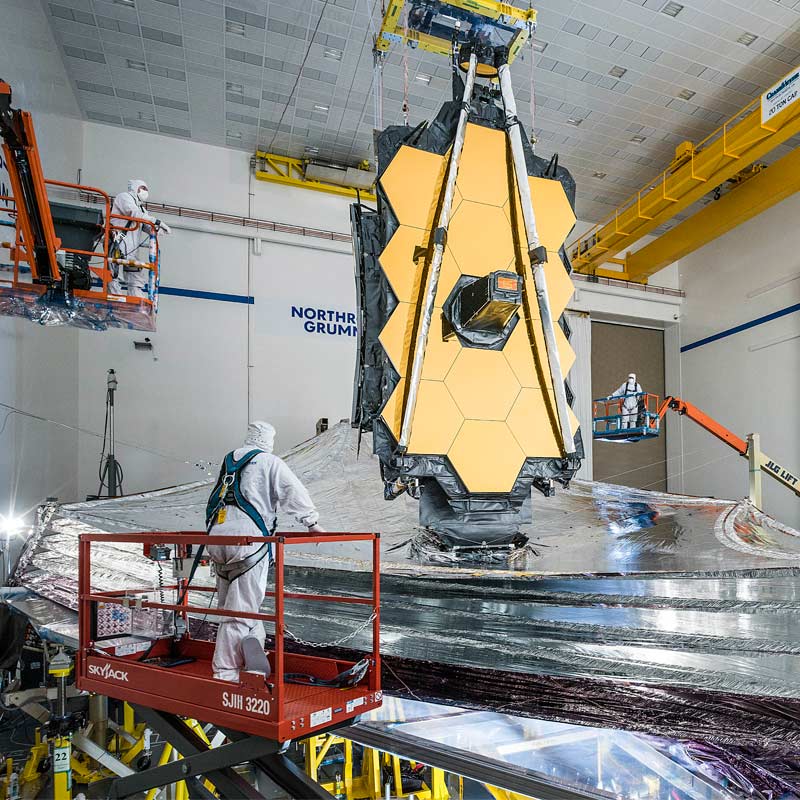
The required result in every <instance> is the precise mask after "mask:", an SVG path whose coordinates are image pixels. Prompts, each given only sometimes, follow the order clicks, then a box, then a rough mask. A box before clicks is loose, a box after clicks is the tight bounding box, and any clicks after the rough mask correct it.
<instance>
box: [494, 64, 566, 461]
mask: <svg viewBox="0 0 800 800" xmlns="http://www.w3.org/2000/svg"><path fill="white" fill-rule="evenodd" d="M498 77H499V78H500V90H501V92H502V94H503V106H504V108H505V113H506V131H507V133H508V138H509V142H510V143H511V155H512V157H513V159H514V176H515V178H516V182H517V190H518V192H519V200H520V206H521V208H522V219H523V221H524V223H525V236H526V238H527V243H528V256H529V258H530V263H531V271H532V273H533V283H534V286H535V287H536V300H537V303H538V305H539V318H540V319H541V322H542V330H543V331H544V341H545V346H546V348H547V363H548V365H549V368H550V378H551V380H552V382H553V395H554V397H555V401H556V416H557V417H558V424H559V428H560V434H561V443H562V450H563V452H564V453H565V454H566V455H573V454H574V453H575V442H574V440H573V436H572V431H571V428H570V422H569V412H568V410H567V409H568V407H569V406H568V403H567V393H566V390H565V389H564V374H563V372H562V370H561V360H560V358H559V356H558V344H557V342H556V331H555V322H554V320H553V314H552V312H551V310H550V295H549V294H548V291H547V277H546V276H545V271H544V264H545V263H546V262H547V251H546V250H545V248H544V247H542V244H541V242H540V241H539V234H538V233H537V231H536V216H535V214H534V211H533V201H532V200H531V188H530V184H529V183H528V168H527V166H526V165H525V151H524V150H523V147H522V133H521V130H520V124H519V120H518V119H517V103H516V100H515V99H514V90H513V88H512V86H511V71H510V70H509V67H508V64H507V63H506V64H501V65H500V67H499V69H498Z"/></svg>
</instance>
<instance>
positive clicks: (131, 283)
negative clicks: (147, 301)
mask: <svg viewBox="0 0 800 800" xmlns="http://www.w3.org/2000/svg"><path fill="white" fill-rule="evenodd" d="M148 194H149V191H148V189H147V184H146V183H145V182H144V181H141V180H139V179H138V178H131V180H129V181H128V191H126V192H120V193H119V194H118V195H117V196H116V197H115V198H114V205H113V206H112V207H111V214H112V220H111V224H112V225H116V226H118V227H124V228H126V230H124V231H112V236H113V241H112V245H111V248H110V249H111V254H112V255H114V256H116V257H117V258H122V259H125V260H127V259H133V260H134V261H141V262H143V263H145V264H147V263H148V259H149V257H150V233H151V228H150V226H149V225H142V224H140V223H138V222H131V221H130V220H123V219H116V220H115V219H113V215H114V214H119V215H121V216H123V217H136V218H137V219H146V220H151V221H152V223H153V227H155V229H156V230H157V231H158V232H159V233H171V232H172V231H171V230H170V227H169V225H167V224H166V223H165V222H162V221H161V220H160V219H156V218H155V217H153V216H151V214H150V213H149V212H148V211H147V209H146V208H145V205H144V204H145V203H146V202H147V197H148ZM123 269H124V272H125V282H126V283H127V285H128V295H129V296H130V297H146V296H147V290H146V287H147V282H148V280H149V277H150V271H149V270H148V269H146V268H145V267H124V268H123V267H120V266H119V265H118V264H114V265H112V268H111V272H112V275H113V276H114V280H112V281H111V283H109V285H108V293H109V294H122V282H121V281H120V274H121V272H122V270H123Z"/></svg>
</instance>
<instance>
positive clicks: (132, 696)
mask: <svg viewBox="0 0 800 800" xmlns="http://www.w3.org/2000/svg"><path fill="white" fill-rule="evenodd" d="M98 541H102V542H104V543H107V542H109V541H114V542H127V543H130V542H134V543H140V544H143V545H145V546H152V545H166V544H168V545H171V546H173V547H174V548H175V552H180V553H188V552H189V550H188V548H189V547H190V546H193V547H195V548H196V547H197V546H199V545H205V546H208V545H219V544H225V545H229V546H230V545H244V544H250V543H252V542H264V541H267V542H270V543H271V544H272V545H273V547H274V548H275V570H274V574H275V591H274V592H269V593H268V595H273V596H274V605H275V609H274V613H273V614H262V613H244V612H241V611H236V610H234V609H222V610H220V609H217V608H206V607H192V606H190V605H188V602H187V594H188V592H187V586H186V583H185V581H182V580H178V582H177V583H176V584H175V585H171V586H164V587H160V588H159V590H158V592H157V593H156V594H157V595H159V594H160V593H161V592H174V593H175V594H176V595H177V600H178V602H176V603H164V602H156V601H155V600H150V599H147V598H148V597H149V596H151V595H153V594H154V589H153V587H152V586H149V587H147V588H145V589H124V590H116V591H106V592H93V591H92V590H91V577H90V576H91V544H92V542H98ZM337 541H349V542H352V541H364V542H369V543H371V547H372V553H373V584H372V585H373V590H372V593H371V596H368V597H352V596H341V595H325V596H320V595H310V594H301V593H297V592H285V591H284V547H285V545H287V544H289V545H291V544H308V543H320V542H325V543H330V542H334V543H335V542H337ZM378 545H379V539H378V535H377V534H322V535H316V536H309V535H306V534H294V533H286V534H279V535H276V536H272V537H262V536H258V537H254V536H242V537H238V536H237V537H233V536H208V535H205V534H202V533H157V534H156V533H147V534H145V533H132V534H83V535H81V537H80V555H79V584H80V586H79V603H80V607H79V625H80V636H79V650H78V658H77V674H76V683H77V686H78V688H80V689H82V690H86V691H91V692H97V693H98V694H102V695H106V696H108V697H113V698H117V699H119V700H125V701H128V702H130V703H134V704H136V705H138V706H144V707H147V708H152V709H156V710H158V711H163V712H167V713H170V714H177V715H182V716H187V717H191V718H193V719H197V720H201V721H203V722H207V723H211V724H213V725H216V726H218V727H221V728H226V729H231V730H235V731H241V732H243V733H248V734H252V735H255V736H259V737H262V738H264V739H269V740H273V741H276V742H285V741H288V740H290V739H300V738H304V737H306V736H309V735H311V734H314V733H318V732H320V731H322V730H325V729H328V728H331V727H336V726H340V725H342V724H345V723H347V722H348V721H349V720H352V719H353V718H354V717H356V716H358V715H359V714H362V713H364V712H366V711H370V710H372V709H374V708H378V707H379V706H380V705H381V700H382V693H381V688H380V654H379V641H380V638H379V625H380V617H379V602H380V601H379V591H380V588H379V583H380V572H379V546H378ZM186 558H190V557H189V556H186ZM191 590H192V591H193V592H194V591H206V592H210V591H212V590H211V589H210V588H208V587H201V586H192V587H191ZM285 598H290V599H292V600H299V601H306V602H309V603H314V602H325V603H346V604H360V605H364V606H366V608H367V611H368V612H371V614H370V618H369V619H368V620H367V622H368V623H371V628H372V652H371V654H370V655H369V666H368V668H367V670H366V673H365V674H364V676H363V677H362V678H361V680H360V681H359V682H358V683H357V685H355V686H349V687H345V688H337V687H335V686H324V685H305V684H301V683H296V682H290V681H288V680H287V679H286V677H285V676H286V675H304V676H313V678H314V679H316V680H320V681H331V680H332V679H335V678H336V677H337V675H339V674H340V673H342V672H344V671H345V670H347V669H349V668H351V667H353V666H354V663H353V662H348V661H341V660H337V659H332V658H325V657H321V656H319V657H318V656H308V655H300V654H295V653H287V652H285V650H284V635H285V627H284V599H285ZM109 606H120V607H121V608H122V609H124V611H123V612H122V613H123V616H124V615H126V614H127V615H128V616H130V617H132V615H133V614H134V613H136V612H139V611H148V610H154V611H170V612H174V613H175V614H176V616H177V617H178V618H180V619H183V620H184V621H185V622H186V623H187V624H186V626H185V629H186V631H187V632H185V633H183V634H182V635H181V636H180V637H179V638H175V637H173V636H172V635H169V636H166V637H164V638H159V639H156V640H154V642H153V644H152V645H150V646H148V647H147V648H146V650H144V651H142V649H141V646H142V645H141V643H140V644H139V649H138V652H130V650H131V649H132V645H131V642H130V641H125V640H123V641H121V640H120V637H119V632H118V631H115V632H113V633H112V634H111V635H110V636H109V637H108V638H107V640H106V641H107V643H105V642H104V638H103V634H102V632H101V631H98V625H97V612H98V608H104V609H107V608H108V607H109ZM192 615H195V616H208V617H209V618H213V617H214V616H218V617H243V618H248V619H262V620H265V621H267V622H272V623H273V624H274V629H275V631H274V649H272V650H271V651H269V652H268V654H267V655H268V659H269V661H270V666H271V675H270V676H269V677H268V678H266V679H265V678H264V675H263V674H261V673H254V672H246V671H244V670H243V671H242V672H241V673H240V680H239V682H238V683H235V682H231V681H222V680H217V679H215V678H214V677H213V674H212V668H211V660H212V657H213V654H214V643H213V642H209V641H204V640H200V639H193V638H191V636H190V634H189V633H188V631H189V628H190V626H189V624H188V622H189V617H190V616H192ZM145 644H146V643H145Z"/></svg>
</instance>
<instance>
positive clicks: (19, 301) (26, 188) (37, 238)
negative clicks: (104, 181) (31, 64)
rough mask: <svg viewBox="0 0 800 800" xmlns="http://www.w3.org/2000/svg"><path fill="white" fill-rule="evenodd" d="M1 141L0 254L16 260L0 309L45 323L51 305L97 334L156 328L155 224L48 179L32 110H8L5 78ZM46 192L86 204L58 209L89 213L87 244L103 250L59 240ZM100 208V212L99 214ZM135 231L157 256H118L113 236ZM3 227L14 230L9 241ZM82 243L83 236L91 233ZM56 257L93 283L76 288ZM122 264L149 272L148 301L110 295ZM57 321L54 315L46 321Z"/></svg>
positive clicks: (95, 193)
mask: <svg viewBox="0 0 800 800" xmlns="http://www.w3.org/2000/svg"><path fill="white" fill-rule="evenodd" d="M0 138H2V140H3V146H2V153H3V158H4V162H5V167H6V169H7V171H8V179H9V183H10V186H9V187H8V188H9V190H10V194H6V193H3V192H0V218H1V217H5V219H0V225H2V227H0V249H5V250H7V251H9V253H10V259H11V275H10V277H7V278H6V277H0V311H3V313H10V314H15V315H19V316H27V317H29V318H31V319H35V320H37V321H40V322H45V319H44V318H43V317H42V312H43V310H44V309H45V308H46V306H47V305H51V306H52V308H53V311H54V312H55V313H57V311H58V309H59V307H63V306H67V307H68V309H69V313H68V314H64V315H63V320H64V322H70V321H74V322H77V323H78V324H82V325H83V326H85V327H95V328H98V329H102V328H105V327H108V326H117V327H128V328H133V329H136V330H155V313H156V310H157V294H158V267H159V258H160V257H159V251H158V236H157V231H155V230H152V229H153V225H152V221H149V220H145V219H140V218H136V217H127V216H123V215H120V214H113V215H112V213H111V208H112V198H111V197H110V195H108V194H107V193H106V192H104V191H103V190H102V189H98V188H96V187H94V186H84V185H82V184H78V183H68V182H66V181H56V180H50V179H47V178H45V177H44V173H43V170H42V164H41V158H40V156H39V149H38V145H37V143H36V134H35V131H34V126H33V118H32V117H31V115H30V113H29V112H27V111H22V110H21V109H14V108H12V107H11V87H10V86H9V85H8V84H7V83H5V82H4V81H2V80H0ZM48 189H53V190H60V191H62V192H64V193H67V194H69V195H74V196H76V197H77V198H78V200H79V201H80V202H81V203H82V204H83V205H82V206H61V208H62V209H67V210H69V211H71V212H73V213H80V212H81V211H85V212H86V214H85V215H86V216H87V217H91V216H94V218H95V221H94V223H93V224H91V223H89V222H88V221H84V223H83V225H82V227H83V228H84V229H92V228H93V229H94V231H93V233H94V235H93V236H92V235H91V234H90V235H89V236H88V241H90V242H92V241H93V244H95V245H96V246H97V247H99V248H100V249H99V250H95V249H88V248H87V247H78V246H70V245H69V244H68V243H67V242H66V241H64V240H62V237H61V236H59V235H58V232H57V231H58V228H59V225H58V224H56V223H55V222H54V219H53V208H54V207H55V206H54V205H53V202H52V201H51V199H50V197H49V195H48ZM101 208H102V210H103V213H102V214H100V213H99V209H101ZM91 211H94V212H95V213H94V215H92V214H91ZM131 226H134V227H138V229H139V230H142V231H145V232H147V231H151V230H152V241H153V244H154V248H153V249H154V252H153V253H152V254H151V256H150V257H148V260H147V261H146V262H145V261H137V260H134V259H124V258H118V257H116V256H115V255H114V253H113V247H112V244H113V241H114V238H115V234H117V233H118V232H124V231H126V230H128V229H129V228H130V227H131ZM76 227H80V226H74V225H73V226H72V230H75V229H76ZM3 230H7V231H8V232H9V233H8V235H7V236H6V235H4V234H3V233H2V231H3ZM81 238H83V239H86V234H84V236H83V237H81ZM143 238H144V237H143ZM59 252H62V253H64V255H65V258H66V259H69V260H70V261H71V262H72V263H75V261H76V260H77V261H78V262H79V263H81V264H84V265H85V267H86V269H87V270H88V274H87V275H86V276H85V277H86V278H88V279H89V281H90V282H91V286H88V287H85V288H76V287H75V286H73V285H71V282H72V281H71V279H70V275H69V270H65V269H62V265H61V264H59V261H58V257H57V253H59ZM125 266H128V267H134V268H136V269H146V270H148V271H149V272H150V273H151V274H152V281H151V285H152V287H153V289H152V291H151V292H150V293H149V295H148V296H147V297H141V298H140V297H127V296H123V295H114V294H109V291H108V289H109V284H110V283H111V281H112V280H113V275H112V267H116V268H117V269H119V270H120V271H121V270H123V269H124V267H125ZM28 271H29V272H30V277H28V275H27V273H28ZM76 300H77V302H75V301H76ZM51 301H52V302H51ZM43 304H44V305H43ZM54 321H55V319H54V316H53V314H51V315H50V316H49V318H47V320H46V323H47V324H53V322H54Z"/></svg>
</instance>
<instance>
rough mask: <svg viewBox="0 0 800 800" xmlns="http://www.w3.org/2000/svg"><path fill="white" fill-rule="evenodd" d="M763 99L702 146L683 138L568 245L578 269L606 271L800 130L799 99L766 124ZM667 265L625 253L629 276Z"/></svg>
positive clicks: (643, 275)
mask: <svg viewBox="0 0 800 800" xmlns="http://www.w3.org/2000/svg"><path fill="white" fill-rule="evenodd" d="M761 103H762V98H760V97H759V98H757V99H756V100H754V101H753V102H752V103H749V104H748V105H747V106H745V107H744V108H743V109H742V110H741V111H739V113H738V114H736V115H734V116H733V117H731V118H730V119H729V120H728V121H727V122H725V123H724V124H723V125H722V126H721V127H720V128H718V129H717V130H715V131H714V132H713V133H712V134H710V135H709V136H708V137H706V138H705V139H703V141H702V142H700V143H699V144H698V145H696V146H693V145H691V144H690V143H684V145H683V148H682V149H681V148H679V149H678V152H677V153H676V158H675V160H674V161H673V162H672V163H671V164H670V165H669V167H667V169H665V170H664V171H663V172H662V173H661V174H660V175H658V176H657V177H656V178H655V179H654V180H652V181H650V182H649V183H648V184H647V185H646V186H644V187H643V188H641V189H640V190H639V191H638V192H636V194H634V195H632V196H631V197H629V198H628V199H627V200H626V201H625V202H624V203H623V204H622V205H621V206H620V207H619V208H618V209H617V210H616V211H615V212H614V213H613V214H612V215H611V216H609V217H608V218H607V219H605V220H604V221H603V222H601V223H599V224H598V225H595V226H594V227H593V228H591V229H590V230H589V231H587V232H586V233H585V234H583V235H582V236H581V237H580V238H579V239H577V240H575V241H574V242H572V243H571V244H570V245H569V246H568V248H567V252H568V253H569V256H570V259H571V260H572V265H573V268H574V269H575V270H576V271H577V272H582V273H585V274H601V273H602V274H605V271H602V270H599V268H600V267H601V265H603V264H605V263H608V262H609V261H611V260H612V258H613V257H614V256H615V255H617V254H618V253H621V252H624V251H626V250H627V249H628V248H629V247H630V246H631V245H632V244H633V243H634V242H636V241H637V240H639V239H641V238H642V237H643V236H645V235H646V234H648V233H650V232H651V231H653V230H654V229H655V228H657V227H658V226H659V225H661V224H663V223H664V222H666V221H668V220H669V219H672V218H673V217H674V216H675V215H676V214H677V213H679V212H680V211H682V210H683V209H685V208H687V207H688V206H690V205H691V204H692V203H694V202H696V201H697V200H699V199H700V198H701V197H703V196H704V195H706V194H708V193H709V192H710V191H712V190H713V189H714V188H715V187H716V186H719V185H720V184H721V183H723V182H725V181H726V180H729V179H730V178H733V177H734V176H735V175H736V174H737V173H739V172H741V171H742V170H743V169H744V167H746V166H747V165H748V164H752V163H753V162H754V161H756V160H757V159H759V158H762V157H763V156H764V155H766V154H767V153H769V152H770V151H771V150H773V149H774V148H775V147H777V146H778V145H780V144H782V143H783V142H785V141H786V140H787V139H790V138H791V137H792V136H794V135H795V134H797V133H800V101H798V102H793V103H790V104H788V105H787V106H786V107H785V108H783V110H781V111H779V112H778V113H777V114H775V115H774V116H772V117H771V119H769V120H768V121H767V122H766V123H764V122H762V119H761V117H762V113H761ZM734 191H736V190H734ZM631 257H632V256H631ZM663 266H664V265H663V263H659V259H654V260H653V261H648V262H645V261H644V259H641V258H640V259H637V260H636V262H634V264H633V269H632V268H631V263H630V258H626V268H625V272H626V273H627V274H626V278H627V279H628V280H632V281H638V282H642V283H645V282H646V281H647V278H648V277H649V276H650V275H652V274H654V273H655V272H657V271H658V270H659V269H661V268H662V267H663ZM608 274H616V273H608Z"/></svg>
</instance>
